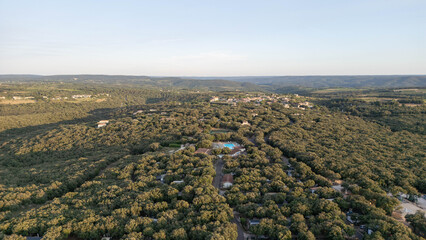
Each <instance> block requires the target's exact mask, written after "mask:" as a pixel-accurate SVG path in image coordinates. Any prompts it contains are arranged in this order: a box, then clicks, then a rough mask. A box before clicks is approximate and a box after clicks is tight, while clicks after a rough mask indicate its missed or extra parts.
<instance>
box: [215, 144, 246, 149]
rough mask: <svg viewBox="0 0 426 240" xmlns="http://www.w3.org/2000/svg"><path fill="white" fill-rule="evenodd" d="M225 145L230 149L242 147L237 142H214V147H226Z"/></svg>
mask: <svg viewBox="0 0 426 240" xmlns="http://www.w3.org/2000/svg"><path fill="white" fill-rule="evenodd" d="M224 147H228V148H229V149H231V150H232V149H234V148H235V147H240V144H238V143H236V142H214V143H213V148H220V149H222V148H224Z"/></svg>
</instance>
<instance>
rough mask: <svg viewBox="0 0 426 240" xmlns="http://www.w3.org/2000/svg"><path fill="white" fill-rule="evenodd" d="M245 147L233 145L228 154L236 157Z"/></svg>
mask: <svg viewBox="0 0 426 240" xmlns="http://www.w3.org/2000/svg"><path fill="white" fill-rule="evenodd" d="M245 150H246V149H245V148H242V147H234V148H233V149H232V150H231V152H229V156H231V157H237V156H239V155H241V154H242V153H243V152H244V151H245Z"/></svg>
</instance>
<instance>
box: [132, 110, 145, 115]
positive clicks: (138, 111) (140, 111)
mask: <svg viewBox="0 0 426 240" xmlns="http://www.w3.org/2000/svg"><path fill="white" fill-rule="evenodd" d="M139 113H143V110H137V111H136V112H134V113H133V115H137V114H139Z"/></svg>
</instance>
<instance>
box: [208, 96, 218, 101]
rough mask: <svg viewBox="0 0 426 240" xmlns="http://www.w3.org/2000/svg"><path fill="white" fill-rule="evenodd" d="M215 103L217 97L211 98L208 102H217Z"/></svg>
mask: <svg viewBox="0 0 426 240" xmlns="http://www.w3.org/2000/svg"><path fill="white" fill-rule="evenodd" d="M217 101H219V97H216V96H213V97H212V98H211V99H210V102H217Z"/></svg>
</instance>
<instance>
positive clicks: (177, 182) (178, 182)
mask: <svg viewBox="0 0 426 240" xmlns="http://www.w3.org/2000/svg"><path fill="white" fill-rule="evenodd" d="M184 182H185V181H183V180H176V181H173V182H172V183H174V184H181V183H184Z"/></svg>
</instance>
